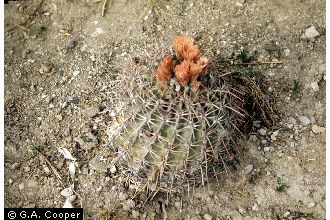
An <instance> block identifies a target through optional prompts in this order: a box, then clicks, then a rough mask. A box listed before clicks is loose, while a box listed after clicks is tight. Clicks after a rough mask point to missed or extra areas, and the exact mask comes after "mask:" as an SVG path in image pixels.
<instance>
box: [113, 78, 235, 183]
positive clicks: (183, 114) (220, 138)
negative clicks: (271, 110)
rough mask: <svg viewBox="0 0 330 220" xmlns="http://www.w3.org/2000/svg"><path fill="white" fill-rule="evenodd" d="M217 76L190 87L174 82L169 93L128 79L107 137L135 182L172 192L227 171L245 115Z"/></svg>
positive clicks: (154, 84)
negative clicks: (239, 121) (241, 115)
mask: <svg viewBox="0 0 330 220" xmlns="http://www.w3.org/2000/svg"><path fill="white" fill-rule="evenodd" d="M216 75H217V76H216V77H215V76H212V74H211V76H210V75H208V73H204V76H203V77H204V79H203V77H199V80H200V81H198V82H197V81H194V82H191V83H190V84H187V83H186V82H185V84H184V85H180V84H179V83H178V82H177V81H176V80H175V79H174V78H171V79H170V80H168V82H167V84H166V85H165V87H164V84H163V82H161V83H162V84H161V85H159V82H156V80H155V79H152V80H151V79H146V78H144V77H143V76H141V75H139V74H136V75H131V76H129V77H127V78H126V79H124V83H123V84H121V89H122V91H123V92H121V93H119V94H121V95H120V97H119V98H118V102H117V104H116V108H117V111H116V118H115V120H114V121H113V123H112V125H111V126H110V127H109V129H108V131H107V132H108V135H109V142H110V145H111V146H112V148H113V149H115V151H116V153H117V155H118V163H119V164H120V165H122V166H123V167H124V168H125V169H126V170H127V171H128V173H129V175H130V177H131V178H132V179H134V181H140V182H146V183H148V185H149V187H150V188H154V189H156V188H157V187H162V188H165V189H171V188H174V187H176V186H180V187H184V186H185V185H189V184H191V183H204V182H205V180H207V178H208V177H209V176H210V175H212V174H214V173H215V172H219V169H220V170H221V169H223V166H224V165H225V163H226V161H227V160H228V157H229V156H230V155H231V154H232V151H233V148H232V145H233V142H232V135H233V133H235V124H236V120H237V116H238V115H239V113H238V111H237V110H235V107H234V104H235V103H236V100H237V97H236V96H235V95H234V94H233V92H232V91H231V88H230V86H229V84H227V82H226V81H225V80H224V79H223V78H222V77H221V76H219V73H217V74H216ZM194 77H195V78H194V80H196V79H197V77H196V76H194ZM206 79H208V80H206ZM197 84H198V86H194V85H197ZM160 88H161V89H160ZM155 187H156V188H155Z"/></svg>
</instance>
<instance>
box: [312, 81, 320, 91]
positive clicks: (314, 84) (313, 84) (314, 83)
mask: <svg viewBox="0 0 330 220" xmlns="http://www.w3.org/2000/svg"><path fill="white" fill-rule="evenodd" d="M310 87H311V88H312V90H313V91H314V92H318V91H320V88H319V84H318V83H317V82H311V84H310Z"/></svg>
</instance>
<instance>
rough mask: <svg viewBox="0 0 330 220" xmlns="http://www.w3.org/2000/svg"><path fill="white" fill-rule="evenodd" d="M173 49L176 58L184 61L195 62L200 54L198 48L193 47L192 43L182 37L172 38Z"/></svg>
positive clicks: (190, 40) (189, 39)
mask: <svg viewBox="0 0 330 220" xmlns="http://www.w3.org/2000/svg"><path fill="white" fill-rule="evenodd" d="M173 48H174V50H175V52H176V54H177V56H178V57H180V58H183V59H185V60H196V59H197V58H198V57H199V54H200V50H199V48H198V46H196V45H194V41H193V40H192V39H191V38H188V37H184V36H176V37H174V38H173Z"/></svg>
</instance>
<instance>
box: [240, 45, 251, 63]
mask: <svg viewBox="0 0 330 220" xmlns="http://www.w3.org/2000/svg"><path fill="white" fill-rule="evenodd" d="M237 58H238V59H239V60H240V61H241V62H242V63H248V62H250V61H251V57H250V56H249V51H248V50H246V49H245V48H244V49H243V50H241V52H240V53H239V54H238V55H237Z"/></svg>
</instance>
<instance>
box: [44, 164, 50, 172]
mask: <svg viewBox="0 0 330 220" xmlns="http://www.w3.org/2000/svg"><path fill="white" fill-rule="evenodd" d="M43 168H44V171H45V173H46V174H49V173H50V170H49V168H48V166H47V165H44V166H43Z"/></svg>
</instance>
